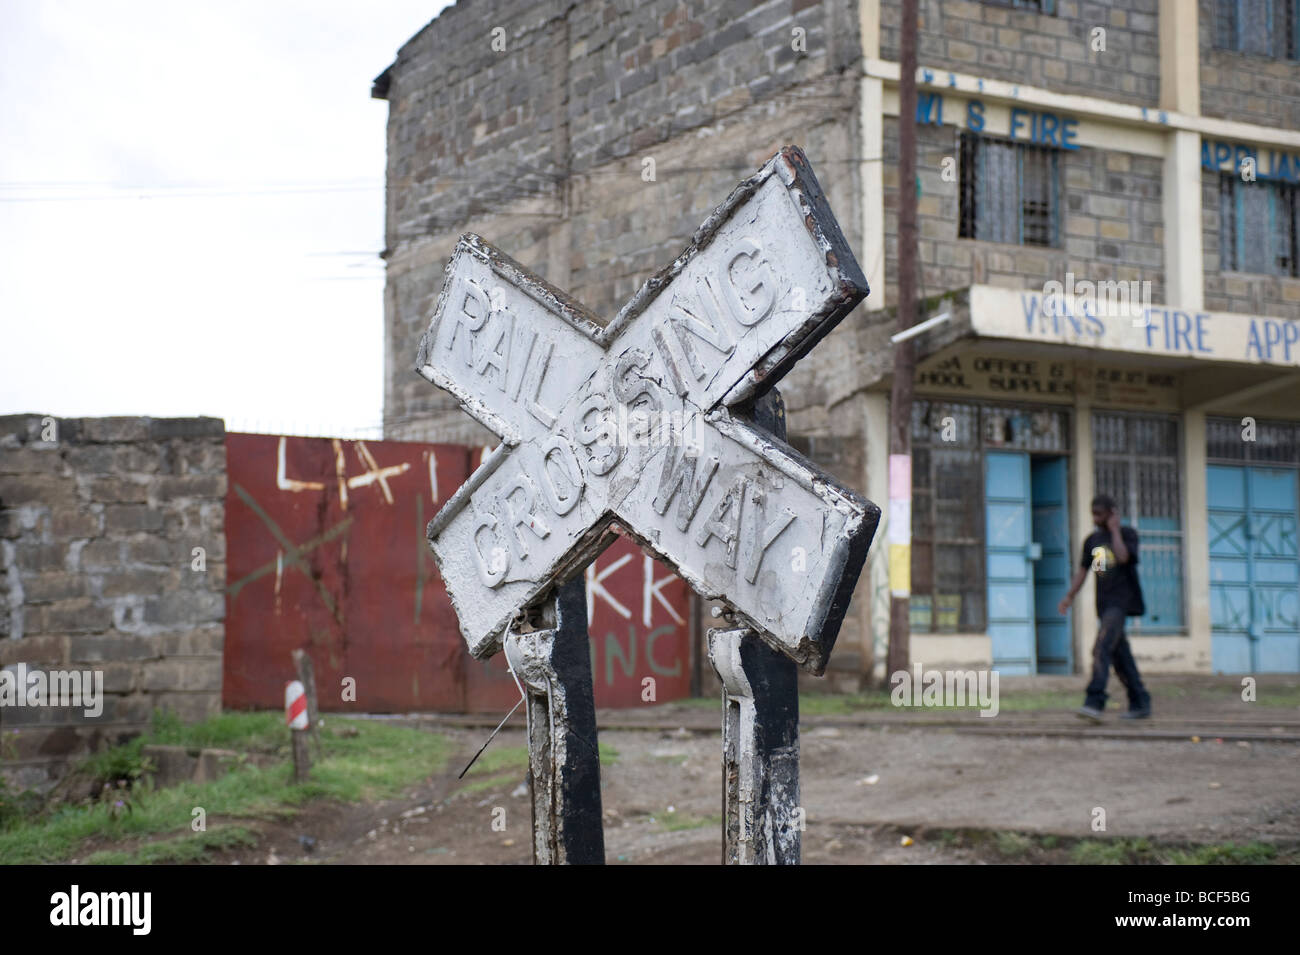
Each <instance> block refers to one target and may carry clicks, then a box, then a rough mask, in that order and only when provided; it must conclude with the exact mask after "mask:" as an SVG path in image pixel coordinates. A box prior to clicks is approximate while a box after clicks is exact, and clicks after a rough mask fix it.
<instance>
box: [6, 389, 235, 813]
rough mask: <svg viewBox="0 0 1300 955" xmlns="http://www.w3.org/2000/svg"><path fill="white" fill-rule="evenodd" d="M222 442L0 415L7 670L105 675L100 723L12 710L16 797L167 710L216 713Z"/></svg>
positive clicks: (203, 427) (201, 422)
mask: <svg viewBox="0 0 1300 955" xmlns="http://www.w3.org/2000/svg"><path fill="white" fill-rule="evenodd" d="M224 435H225V429H224V425H223V424H222V422H221V421H220V420H219V419H216V418H63V419H54V418H51V417H47V416H42V415H12V416H8V417H0V666H2V667H6V668H10V669H11V670H12V669H13V668H14V667H15V666H17V665H18V664H26V665H27V667H28V669H29V670H30V669H35V668H39V669H41V670H49V669H56V670H78V671H92V672H93V671H99V672H102V674H103V692H104V702H103V712H102V713H101V714H100V715H99V716H98V717H97V718H89V717H87V716H86V714H85V713H84V708H74V707H68V708H55V707H25V706H23V707H19V706H13V707H11V706H4V707H0V735H2V736H3V739H4V748H3V750H0V769H2V770H3V772H4V773H5V775H6V776H8V777H10V778H11V779H12V780H13V781H15V782H16V784H17V785H18V786H19V787H29V786H30V787H40V786H43V785H45V784H47V783H49V782H50V781H52V780H53V779H54V778H55V777H57V775H59V773H60V772H61V771H62V768H63V766H64V765H65V764H66V761H67V760H68V759H69V758H70V757H75V756H78V755H82V754H85V753H87V752H91V751H93V750H95V749H97V748H98V747H99V746H100V745H102V744H105V743H112V742H116V741H118V740H120V739H122V738H125V737H127V736H130V735H133V734H134V733H136V732H138V731H139V730H140V729H142V728H144V727H145V726H146V725H147V724H148V722H149V719H150V717H151V714H152V711H153V710H154V709H155V708H166V709H170V710H171V711H173V712H174V713H176V714H177V715H178V716H180V717H182V718H183V719H186V720H195V719H201V718H203V717H206V716H208V715H210V714H213V713H216V712H219V711H220V708H221V652H222V644H223V641H224V635H225V630H224V624H223V620H224V618H225V547H226V543H225V528H224V519H225V508H224V498H225V494H226V453H225V443H224ZM196 547H202V548H203V549H204V555H203V556H204V560H205V563H206V567H205V569H204V570H201V571H199V570H195V569H193V568H194V565H195V555H194V548H196Z"/></svg>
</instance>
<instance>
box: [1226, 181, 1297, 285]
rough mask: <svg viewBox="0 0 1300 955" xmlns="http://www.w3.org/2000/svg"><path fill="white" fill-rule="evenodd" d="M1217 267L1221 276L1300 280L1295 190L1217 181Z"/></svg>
mask: <svg viewBox="0 0 1300 955" xmlns="http://www.w3.org/2000/svg"><path fill="white" fill-rule="evenodd" d="M1219 219H1220V222H1221V229H1220V233H1219V236H1220V238H1219V259H1220V267H1221V268H1222V269H1223V270H1224V271H1226V272H1262V273H1263V274H1265V275H1288V276H1296V275H1300V270H1298V268H1300V267H1298V266H1297V259H1298V258H1300V255H1297V252H1298V251H1300V249H1298V247H1297V241H1296V240H1297V233H1296V229H1297V222H1298V220H1300V186H1295V185H1292V184H1290V183H1285V182H1245V181H1244V180H1242V179H1241V178H1240V177H1238V176H1236V175H1224V176H1221V177H1220V179H1219Z"/></svg>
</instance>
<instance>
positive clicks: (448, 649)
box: [223, 433, 690, 712]
mask: <svg viewBox="0 0 1300 955" xmlns="http://www.w3.org/2000/svg"><path fill="white" fill-rule="evenodd" d="M480 458H481V449H476V448H468V447H464V446H461V445H446V444H421V443H411V442H397V441H343V440H339V439H328V438H295V437H283V436H279V435H255V434H237V433H230V434H227V436H226V461H227V469H228V476H229V480H228V491H227V497H226V553H227V564H226V574H227V577H226V579H227V592H226V648H225V679H224V687H223V699H224V702H225V705H226V706H228V707H232V708H253V707H256V708H273V707H278V706H279V705H280V704H281V703H282V701H283V694H284V681H285V679H287V678H289V677H290V676H291V670H292V663H291V660H290V652H291V651H292V650H294V649H297V648H299V647H301V648H304V649H306V650H307V651H308V652H309V653H310V655H311V657H312V662H313V664H314V666H315V669H316V682H317V686H318V687H319V695H320V706H321V709H322V710H325V711H347V710H353V711H359V712H405V711H412V710H433V711H448V712H451V711H459V712H479V711H495V710H499V709H503V708H508V707H510V706H511V705H513V703H514V701H515V700H516V699H517V698H518V690H517V689H516V687H515V684H514V681H513V680H512V679H511V677H510V675H509V673H508V672H507V670H506V668H505V661H504V658H503V657H504V655H501V654H498V655H497V656H496V657H494V658H493V659H492V660H489V661H487V662H479V661H476V660H474V659H473V658H472V657H470V656H469V654H468V653H467V652H466V651H465V644H464V641H463V640H462V639H461V636H460V632H459V629H458V627H457V622H456V615H455V612H454V611H453V610H452V607H451V603H450V601H449V600H448V598H447V594H446V592H445V590H444V589H443V586H442V581H441V579H440V578H439V576H438V569H437V566H436V564H435V563H434V561H433V555H432V554H431V553H430V552H429V548H428V544H427V542H426V541H425V536H424V528H425V525H426V524H427V523H428V521H429V519H430V518H431V517H433V515H434V514H435V513H437V511H438V509H439V507H441V506H442V503H443V502H445V501H446V500H447V498H448V497H449V496H450V495H451V494H452V493H454V492H455V490H456V489H457V488H458V487H459V486H460V485H461V484H462V483H463V482H464V481H465V479H466V478H467V477H468V476H469V474H470V472H471V470H472V468H473V466H474V465H476V464H477V463H478V461H479V460H480ZM586 580H587V609H588V617H589V620H590V625H589V631H590V634H591V656H592V667H593V676H594V682H595V691H596V704H597V705H598V706H633V705H643V700H644V698H645V697H646V696H647V695H649V694H648V692H647V687H648V686H651V685H652V686H653V695H654V698H655V700H657V701H663V700H669V699H677V698H680V697H682V696H686V695H687V694H688V693H689V690H690V640H689V626H688V624H687V616H688V600H689V597H688V592H687V589H686V585H685V583H683V582H682V581H681V580H680V579H679V578H677V577H676V576H675V575H673V574H672V573H671V572H670V571H669V570H668V569H667V568H665V567H664V566H663V565H661V564H659V563H657V562H656V561H654V560H652V559H650V558H649V557H647V556H646V555H644V554H643V553H642V552H641V551H640V550H639V549H638V548H637V547H636V546H635V545H634V544H632V543H631V542H629V541H626V540H622V539H620V540H618V541H616V542H615V543H614V544H613V545H612V546H611V547H610V548H609V549H608V550H607V551H605V552H604V553H603V554H602V555H601V557H600V559H599V560H598V561H596V562H595V563H594V564H592V565H591V566H589V567H588V568H587V571H586ZM647 678H648V679H651V680H653V684H647V683H646V682H645V681H646V680H647Z"/></svg>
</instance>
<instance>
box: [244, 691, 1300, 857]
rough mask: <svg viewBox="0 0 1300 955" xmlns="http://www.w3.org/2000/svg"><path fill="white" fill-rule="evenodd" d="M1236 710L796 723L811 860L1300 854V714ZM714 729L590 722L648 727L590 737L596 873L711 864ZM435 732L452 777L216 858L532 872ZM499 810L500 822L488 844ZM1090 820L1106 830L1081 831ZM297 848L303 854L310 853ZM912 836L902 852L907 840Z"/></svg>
mask: <svg viewBox="0 0 1300 955" xmlns="http://www.w3.org/2000/svg"><path fill="white" fill-rule="evenodd" d="M1076 682H1077V681H1076ZM1233 704H1234V701H1232V700H1231V699H1230V698H1229V699H1225V701H1224V702H1223V704H1222V706H1221V707H1219V708H1218V709H1216V708H1215V707H1208V708H1207V707H1206V706H1205V705H1203V703H1202V704H1198V706H1197V707H1196V708H1195V711H1194V712H1190V713H1180V711H1179V708H1178V707H1177V706H1172V705H1171V706H1166V707H1165V709H1164V712H1165V713H1166V715H1165V716H1164V717H1161V718H1157V719H1155V720H1152V721H1151V722H1150V723H1147V724H1143V725H1142V727H1141V728H1140V730H1134V731H1133V732H1145V733H1146V734H1147V735H1146V736H1130V737H1127V738H1126V737H1123V736H1122V735H1121V734H1122V733H1124V732H1128V731H1129V728H1128V727H1127V726H1123V727H1121V725H1120V724H1117V723H1111V724H1109V725H1108V726H1107V727H1101V728H1099V729H1098V731H1097V733H1096V734H1095V735H1093V734H1091V733H1090V732H1089V731H1088V730H1087V729H1086V728H1081V726H1080V725H1079V724H1077V722H1076V721H1074V720H1073V719H1072V717H1071V716H1070V714H1069V712H1068V711H1059V712H1020V713H1015V712H1006V713H1003V714H1002V715H1001V716H999V717H998V718H997V719H996V720H991V721H982V720H980V719H979V718H978V717H977V716H976V715H975V714H974V713H965V714H955V715H954V714H953V713H952V712H951V711H949V712H948V713H947V714H946V715H943V714H938V713H933V712H927V713H924V714H922V715H921V716H918V717H911V718H908V717H907V716H906V714H905V713H900V712H899V711H892V710H891V711H883V712H882V711H872V712H865V713H852V714H848V715H840V716H835V717H831V716H808V717H805V718H804V720H803V724H802V736H801V771H802V796H803V798H802V804H803V807H804V809H805V812H806V821H807V829H806V831H805V833H804V841H803V859H804V862H805V863H809V864H819V863H820V864H827V863H829V864H854V863H897V864H917V863H920V864H925V863H981V862H1006V861H1043V862H1053V861H1059V862H1064V861H1069V860H1068V858H1067V857H1066V856H1065V855H1064V854H1062V853H1056V854H1052V853H1047V854H1043V853H1038V855H1037V856H1034V855H1033V854H1030V855H1029V856H1027V857H1018V858H1017V857H1013V858H1008V857H1007V854H1006V853H1005V851H1004V850H1002V849H999V848H998V847H997V846H995V844H994V841H993V840H991V839H978V838H970V836H969V834H970V833H971V832H976V833H979V832H984V833H990V832H993V833H996V832H1016V833H1026V834H1039V835H1046V834H1050V835H1053V836H1057V837H1060V838H1061V839H1062V840H1071V841H1072V840H1086V839H1107V838H1111V839H1114V838H1121V837H1126V838H1133V837H1147V838H1148V839H1151V840H1155V841H1159V842H1163V843H1170V844H1187V843H1193V844H1218V843H1228V842H1234V843H1247V842H1264V843H1271V844H1274V845H1277V846H1279V847H1285V848H1287V858H1294V855H1293V853H1294V851H1295V847H1296V846H1298V845H1300V741H1297V740H1300V710H1298V709H1297V708H1295V707H1289V708H1284V709H1272V710H1263V709H1262V708H1261V709H1257V710H1249V711H1245V712H1243V710H1242V709H1241V708H1240V706H1239V705H1237V706H1234V705H1233ZM717 716H718V714H717V712H716V711H714V710H712V709H711V708H707V707H701V706H700V705H699V704H695V705H694V706H689V707H688V706H673V705H669V706H662V707H657V708H654V709H653V710H652V709H651V708H649V707H647V708H646V710H644V711H641V712H640V713H638V714H630V713H629V712H628V711H618V712H613V713H606V714H602V718H603V722H605V723H606V724H607V725H608V724H609V723H611V722H612V723H615V724H618V725H619V726H622V727H628V726H631V725H636V724H637V723H638V721H639V723H640V725H643V726H645V727H646V728H640V729H632V728H617V729H611V728H605V729H602V731H601V733H600V742H601V744H602V749H604V748H606V747H612V748H613V750H614V751H616V753H617V756H616V757H614V758H613V759H612V761H611V762H610V763H609V764H608V765H605V766H604V767H603V768H602V804H603V808H604V812H605V845H606V857H607V861H609V862H611V863H638V864H647V863H649V864H683V863H685V864H712V863H716V862H718V861H719V859H720V856H721V847H720V838H721V837H720V819H719V817H720V815H721V805H720V790H719V787H720V759H721V757H720V742H721V737H720V734H719V733H718V732H717V731H716V729H711V727H714V726H716V722H715V721H716V719H717ZM675 723H676V724H679V725H676V726H675V727H674V724H675ZM990 723H993V724H996V725H994V726H990V725H989V724H990ZM426 725H427V724H426ZM433 725H434V726H436V728H437V730H438V731H439V732H443V733H446V734H447V736H448V738H449V739H451V740H452V741H453V743H454V745H455V747H456V755H455V757H454V758H453V759H452V761H451V763H450V764H449V766H448V769H447V771H445V772H442V773H439V774H437V775H435V776H433V777H431V778H430V779H429V780H428V781H427V782H426V783H425V784H424V785H422V786H420V787H418V788H415V789H412V790H410V791H409V792H408V793H407V794H406V795H405V797H404V798H402V799H397V800H392V801H389V802H386V803H384V804H381V805H377V806H321V805H317V806H314V807H311V808H309V809H307V810H306V811H304V812H303V813H302V814H301V815H299V816H298V817H295V818H293V819H289V820H285V821H283V822H277V823H272V824H268V825H267V827H266V828H264V829H263V836H262V840H261V844H260V845H259V847H258V848H257V849H255V850H247V851H245V852H241V853H237V854H230V855H228V856H226V857H225V858H224V859H223V860H222V861H236V860H237V861H239V862H241V863H244V864H248V863H266V862H271V863H275V862H298V861H313V862H325V863H379V864H398V863H416V864H439V863H450V864H466V863H518V864H527V863H529V862H530V861H531V847H530V832H531V828H530V827H531V820H530V815H529V804H528V797H527V788H526V785H525V776H524V772H523V770H522V769H518V770H517V771H515V770H507V771H506V772H504V773H494V774H493V775H492V776H490V777H488V779H495V780H496V782H494V783H493V782H488V781H487V780H484V779H483V778H479V779H478V780H475V779H474V777H473V776H471V777H467V779H466V780H463V781H458V780H457V779H456V774H457V773H458V772H459V771H460V768H461V767H463V766H464V764H465V762H466V761H468V759H469V757H470V756H472V755H473V753H474V752H475V750H477V749H478V747H479V746H480V745H481V744H482V741H483V740H484V739H485V738H486V736H487V732H488V731H487V730H485V729H480V728H477V727H467V728H454V727H449V726H447V725H445V724H438V723H435V724H433ZM651 727H653V728H651ZM1107 733H1109V734H1111V735H1109V736H1108V735H1106V734H1107ZM1216 734H1222V735H1216ZM1151 737H1155V738H1151ZM1235 737H1246V738H1244V739H1242V738H1235ZM1194 738H1195V740H1197V741H1194ZM524 744H525V738H524V733H523V731H522V728H520V729H515V728H513V727H512V728H508V729H506V730H503V731H502V733H501V734H500V735H499V736H498V737H497V739H496V740H495V741H494V742H493V743H492V747H491V749H490V750H489V752H491V751H492V749H498V748H499V749H508V748H510V747H514V748H519V747H522V746H524ZM471 781H472V782H473V785H472V786H471V787H469V788H468V789H467V788H466V786H465V783H467V782H471ZM500 809H503V810H504V824H505V828H504V831H495V830H494V829H493V826H492V822H493V818H494V814H495V817H496V818H497V819H501V818H502V813H501V812H499V811H496V810H500ZM1099 809H1100V810H1104V813H1105V830H1104V831H1094V828H1093V820H1094V818H1096V815H1097V810H1099ZM963 833H966V835H963ZM300 837H309V838H310V839H311V840H314V845H313V849H312V851H311V852H307V851H306V850H305V849H304V847H303V841H302V840H301V839H300ZM904 837H908V838H910V840H911V844H910V845H903V844H902V843H903V842H904V841H905V840H904Z"/></svg>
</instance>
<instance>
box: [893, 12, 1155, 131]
mask: <svg viewBox="0 0 1300 955" xmlns="http://www.w3.org/2000/svg"><path fill="white" fill-rule="evenodd" d="M1157 6H1158V0H1056V13H1054V14H1047V13H1038V12H1036V11H1032V10H1015V9H1012V8H1010V7H1009V6H1002V5H999V4H996V3H980V2H974V0H973V2H969V3H962V2H956V0H921V3H920V13H921V22H920V25H919V30H918V33H917V59H918V62H919V63H920V65H921V66H926V67H930V68H932V69H935V70H951V71H953V72H955V73H969V74H974V75H976V76H984V77H988V78H991V79H998V80H1005V81H1007V82H1009V83H1024V84H1027V85H1030V86H1041V87H1044V88H1046V89H1051V90H1058V91H1060V92H1062V93H1074V94H1078V95H1084V96H1089V95H1090V96H1099V97H1103V98H1105V99H1113V100H1118V101H1120V102H1125V103H1134V104H1137V105H1141V106H1155V105H1157V101H1158V99H1159V97H1160V42H1159V35H1158V30H1157V19H1156V9H1157ZM901 10H902V7H901V3H900V0H881V2H880V21H881V26H880V55H881V58H882V59H885V60H891V61H893V62H897V61H898V60H899V47H898V44H899V24H900V23H901V20H902V17H901ZM1096 27H1101V28H1103V29H1105V31H1106V34H1105V39H1106V48H1105V51H1104V52H1101V51H1094V50H1093V49H1092V46H1091V44H1090V42H1089V41H1090V37H1091V33H1092V30H1093V29H1094V28H1096Z"/></svg>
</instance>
